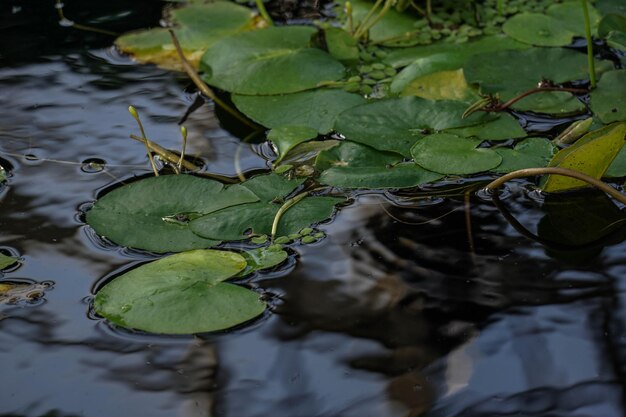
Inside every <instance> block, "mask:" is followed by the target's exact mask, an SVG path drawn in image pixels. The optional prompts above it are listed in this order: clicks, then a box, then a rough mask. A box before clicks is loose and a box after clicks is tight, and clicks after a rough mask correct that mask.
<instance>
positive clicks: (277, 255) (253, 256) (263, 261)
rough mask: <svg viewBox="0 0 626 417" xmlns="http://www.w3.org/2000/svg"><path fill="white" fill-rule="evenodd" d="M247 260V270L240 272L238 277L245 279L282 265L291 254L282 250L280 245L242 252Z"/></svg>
mask: <svg viewBox="0 0 626 417" xmlns="http://www.w3.org/2000/svg"><path fill="white" fill-rule="evenodd" d="M241 256H243V258H244V259H245V260H246V268H245V269H244V270H243V271H241V272H239V273H238V274H237V275H236V276H237V277H245V276H246V275H250V274H251V273H253V272H256V271H260V270H262V269H269V268H272V267H274V266H277V265H280V264H282V263H283V262H285V260H286V259H287V258H288V257H289V254H288V253H287V252H285V251H284V250H282V249H280V245H272V246H269V247H262V248H257V249H251V250H248V251H245V252H241Z"/></svg>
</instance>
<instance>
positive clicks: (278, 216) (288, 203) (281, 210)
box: [271, 191, 309, 241]
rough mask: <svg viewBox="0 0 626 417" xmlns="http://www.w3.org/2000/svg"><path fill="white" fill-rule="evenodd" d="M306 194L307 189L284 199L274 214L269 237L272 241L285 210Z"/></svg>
mask: <svg viewBox="0 0 626 417" xmlns="http://www.w3.org/2000/svg"><path fill="white" fill-rule="evenodd" d="M307 195H309V192H308V191H305V192H303V193H300V194H298V195H297V196H295V197H293V198H291V199H289V200H287V201H285V203H284V204H283V205H282V206H281V207H280V208H279V209H278V212H277V213H276V216H274V222H273V223H272V237H271V239H272V241H274V238H275V237H276V232H277V231H278V223H279V222H280V219H281V218H282V217H283V215H284V214H285V212H286V211H287V210H289V209H290V208H291V207H293V206H295V205H296V204H298V202H299V201H300V200H302V199H303V198H304V197H306V196H307Z"/></svg>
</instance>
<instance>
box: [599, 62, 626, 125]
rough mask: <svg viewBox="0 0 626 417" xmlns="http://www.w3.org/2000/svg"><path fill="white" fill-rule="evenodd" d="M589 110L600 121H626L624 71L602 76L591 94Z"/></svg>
mask: <svg viewBox="0 0 626 417" xmlns="http://www.w3.org/2000/svg"><path fill="white" fill-rule="evenodd" d="M591 110H593V113H594V114H595V115H596V116H597V117H598V118H599V119H600V120H601V121H602V123H606V124H608V123H612V122H617V121H626V69H622V70H615V71H609V72H607V73H605V74H604V75H602V78H600V81H599V82H598V85H597V87H596V89H594V90H593V91H592V92H591Z"/></svg>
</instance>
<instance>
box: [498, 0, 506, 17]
mask: <svg viewBox="0 0 626 417" xmlns="http://www.w3.org/2000/svg"><path fill="white" fill-rule="evenodd" d="M496 7H497V9H498V14H499V15H500V16H502V15H503V14H504V0H498V1H497V2H496Z"/></svg>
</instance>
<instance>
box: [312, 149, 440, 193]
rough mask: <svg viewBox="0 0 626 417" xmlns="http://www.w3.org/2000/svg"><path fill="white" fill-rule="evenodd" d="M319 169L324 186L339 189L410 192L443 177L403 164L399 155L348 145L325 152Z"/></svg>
mask: <svg viewBox="0 0 626 417" xmlns="http://www.w3.org/2000/svg"><path fill="white" fill-rule="evenodd" d="M315 166H316V168H317V169H318V170H320V171H323V172H322V174H321V175H320V177H319V179H318V181H319V182H320V183H322V184H326V185H330V186H333V187H339V188H370V189H371V188H376V189H383V188H406V187H415V186H418V185H421V184H426V183H429V182H433V181H436V180H438V179H440V178H442V177H443V176H442V175H441V174H438V173H435V172H430V171H427V170H425V169H423V168H421V167H419V166H417V165H415V164H414V163H410V162H407V163H401V159H400V158H399V157H398V155H396V154H391V153H386V152H380V151H377V150H375V149H372V148H370V147H368V146H364V145H359V144H358V143H352V142H348V141H346V142H343V143H342V144H341V145H340V146H337V147H335V148H332V149H330V150H327V151H323V152H321V153H320V154H319V156H318V157H317V159H316V161H315Z"/></svg>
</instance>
